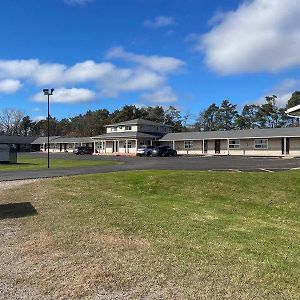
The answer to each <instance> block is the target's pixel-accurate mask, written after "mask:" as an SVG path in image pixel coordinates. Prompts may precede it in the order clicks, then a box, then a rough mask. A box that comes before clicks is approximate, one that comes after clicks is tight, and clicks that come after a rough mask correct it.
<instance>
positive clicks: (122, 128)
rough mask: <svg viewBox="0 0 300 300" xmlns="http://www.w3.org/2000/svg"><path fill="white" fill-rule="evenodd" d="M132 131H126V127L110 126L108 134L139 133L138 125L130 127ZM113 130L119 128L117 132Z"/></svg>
mask: <svg viewBox="0 0 300 300" xmlns="http://www.w3.org/2000/svg"><path fill="white" fill-rule="evenodd" d="M130 126H131V130H126V129H125V126H110V127H107V128H106V133H113V132H132V131H133V132H137V131H138V126H137V125H130ZM113 128H117V130H116V131H115V130H114V131H113V130H112V129H113Z"/></svg>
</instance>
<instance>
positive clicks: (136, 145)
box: [135, 140, 138, 154]
mask: <svg viewBox="0 0 300 300" xmlns="http://www.w3.org/2000/svg"><path fill="white" fill-rule="evenodd" d="M137 148H138V140H135V154H136V150H137Z"/></svg>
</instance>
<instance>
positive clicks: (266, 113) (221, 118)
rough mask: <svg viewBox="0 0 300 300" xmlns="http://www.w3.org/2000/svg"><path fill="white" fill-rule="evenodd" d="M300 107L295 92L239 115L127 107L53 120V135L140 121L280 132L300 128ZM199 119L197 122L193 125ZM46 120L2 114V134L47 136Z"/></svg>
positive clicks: (216, 109) (227, 110) (227, 107)
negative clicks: (298, 114)
mask: <svg viewBox="0 0 300 300" xmlns="http://www.w3.org/2000/svg"><path fill="white" fill-rule="evenodd" d="M296 105H300V91H295V92H294V93H293V94H292V96H291V98H290V99H289V100H288V102H287V104H286V106H285V107H279V106H278V105H277V97H276V95H272V96H267V97H265V102H264V103H262V104H260V105H259V104H249V105H248V104H247V105H244V107H243V108H242V109H241V110H240V111H239V110H238V107H237V105H235V104H232V103H231V102H230V101H229V100H223V101H222V103H221V104H220V105H217V104H215V103H213V104H211V105H210V106H209V107H208V108H206V109H205V110H203V111H202V112H201V113H200V114H199V116H197V117H196V118H195V117H193V116H192V115H191V114H190V113H186V114H182V113H181V112H180V110H179V109H177V108H176V107H174V106H169V107H168V108H164V107H162V106H154V107H152V106H148V107H136V106H135V105H125V106H124V107H122V108H121V109H117V110H115V111H113V112H109V111H108V110H107V109H98V110H95V111H91V110H89V111H87V112H86V113H85V114H79V115H77V116H74V117H71V118H63V119H61V120H58V119H56V118H55V117H50V133H51V135H59V136H70V137H74V136H95V135H99V134H103V133H105V125H107V124H113V123H118V122H123V121H128V120H132V119H137V118H143V119H147V120H151V121H154V122H159V123H164V124H167V125H171V126H173V127H174V131H175V132H182V131H214V130H232V129H254V128H278V127H292V126H299V120H297V119H294V118H289V117H288V116H287V115H286V113H285V111H286V109H288V108H291V107H293V106H296ZM192 118H193V119H196V121H192ZM47 130H48V125H47V121H46V120H40V121H33V120H32V119H31V118H30V117H29V116H27V115H24V113H22V112H21V111H20V110H15V109H4V110H2V111H0V134H4V135H24V136H27V135H32V136H46V135H47Z"/></svg>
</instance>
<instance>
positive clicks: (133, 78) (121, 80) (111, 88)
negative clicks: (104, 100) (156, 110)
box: [100, 68, 166, 97]
mask: <svg viewBox="0 0 300 300" xmlns="http://www.w3.org/2000/svg"><path fill="white" fill-rule="evenodd" d="M165 80H166V78H165V77H164V76H161V75H159V74H157V73H155V72H152V71H149V70H146V69H142V68H137V69H133V70H131V69H121V70H115V71H114V72H112V73H111V74H110V75H109V76H107V77H106V78H105V79H103V80H102V81H101V82H100V86H101V89H102V94H103V96H107V97H116V96H118V95H119V93H121V92H136V91H143V90H151V89H155V88H157V87H159V86H161V85H162V84H163V83H164V82H165Z"/></svg>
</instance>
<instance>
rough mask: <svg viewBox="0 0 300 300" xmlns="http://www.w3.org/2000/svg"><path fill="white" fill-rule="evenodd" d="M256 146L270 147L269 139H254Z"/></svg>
mask: <svg viewBox="0 0 300 300" xmlns="http://www.w3.org/2000/svg"><path fill="white" fill-rule="evenodd" d="M254 148H255V149H268V140H267V139H260V140H254Z"/></svg>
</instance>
